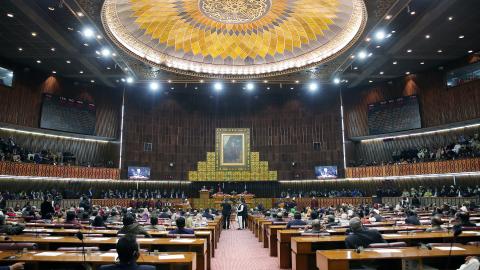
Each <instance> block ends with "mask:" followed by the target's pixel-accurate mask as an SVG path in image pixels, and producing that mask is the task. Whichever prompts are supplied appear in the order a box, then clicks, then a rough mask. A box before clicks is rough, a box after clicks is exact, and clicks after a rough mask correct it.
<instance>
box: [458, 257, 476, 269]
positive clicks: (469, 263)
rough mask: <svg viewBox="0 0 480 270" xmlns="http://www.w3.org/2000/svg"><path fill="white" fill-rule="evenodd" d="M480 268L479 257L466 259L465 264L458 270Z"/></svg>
mask: <svg viewBox="0 0 480 270" xmlns="http://www.w3.org/2000/svg"><path fill="white" fill-rule="evenodd" d="M479 266H480V262H479V261H478V257H475V256H468V257H467V258H465V263H464V264H462V265H461V266H460V268H458V269H457V270H478V269H479Z"/></svg>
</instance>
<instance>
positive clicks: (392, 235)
mask: <svg viewBox="0 0 480 270" xmlns="http://www.w3.org/2000/svg"><path fill="white" fill-rule="evenodd" d="M382 236H386V237H398V236H401V235H400V234H397V233H384V234H382Z"/></svg>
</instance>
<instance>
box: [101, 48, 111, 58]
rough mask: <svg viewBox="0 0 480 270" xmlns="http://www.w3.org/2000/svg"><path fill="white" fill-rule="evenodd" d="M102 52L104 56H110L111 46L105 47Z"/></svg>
mask: <svg viewBox="0 0 480 270" xmlns="http://www.w3.org/2000/svg"><path fill="white" fill-rule="evenodd" d="M101 53H102V56H103V57H109V56H110V54H111V53H112V52H110V49H109V48H103V49H102V51H101Z"/></svg>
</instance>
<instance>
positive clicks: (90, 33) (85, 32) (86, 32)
mask: <svg viewBox="0 0 480 270" xmlns="http://www.w3.org/2000/svg"><path fill="white" fill-rule="evenodd" d="M82 34H83V36H84V37H86V38H91V37H93V36H94V35H95V32H94V31H93V29H92V28H90V27H85V28H84V29H83V31H82Z"/></svg>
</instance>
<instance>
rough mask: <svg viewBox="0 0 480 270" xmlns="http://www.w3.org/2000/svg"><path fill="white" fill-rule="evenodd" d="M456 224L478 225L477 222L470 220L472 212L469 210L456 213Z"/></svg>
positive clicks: (465, 225) (462, 225)
mask: <svg viewBox="0 0 480 270" xmlns="http://www.w3.org/2000/svg"><path fill="white" fill-rule="evenodd" d="M455 225H458V226H461V227H476V226H477V225H476V224H475V223H472V222H471V221H470V214H468V212H457V213H456V214H455Z"/></svg>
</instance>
